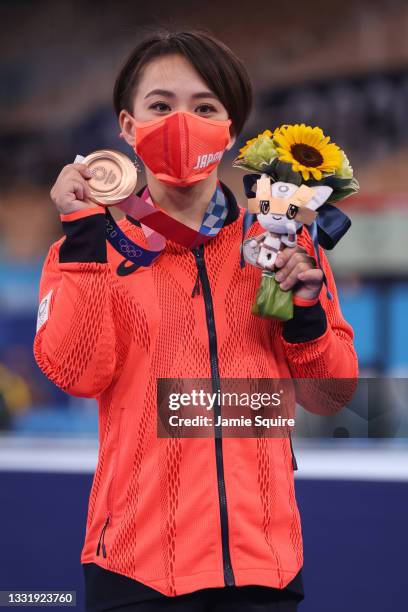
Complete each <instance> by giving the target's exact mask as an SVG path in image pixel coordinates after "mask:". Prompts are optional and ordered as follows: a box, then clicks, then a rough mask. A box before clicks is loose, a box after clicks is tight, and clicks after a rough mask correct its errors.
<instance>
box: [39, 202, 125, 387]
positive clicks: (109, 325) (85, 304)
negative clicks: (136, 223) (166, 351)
mask: <svg viewBox="0 0 408 612" xmlns="http://www.w3.org/2000/svg"><path fill="white" fill-rule="evenodd" d="M60 217H61V221H62V226H63V230H64V233H65V237H63V238H61V239H60V240H59V241H57V242H55V243H54V244H52V245H51V247H50V249H49V251H48V254H47V256H46V259H45V261H44V264H43V269H42V274H41V280H40V287H39V309H38V318H37V330H36V334H35V338H34V346H33V352H34V357H35V360H36V362H37V364H38V366H39V367H40V369H41V370H42V371H43V373H44V374H45V375H46V376H47V377H48V378H49V379H50V380H51V381H52V382H53V383H55V384H56V385H57V386H58V387H60V388H61V389H62V390H63V391H65V392H66V393H68V394H70V395H75V396H80V397H97V396H98V395H99V394H100V393H102V392H103V391H104V390H105V389H106V388H107V387H108V386H109V385H110V383H111V381H112V378H113V376H114V373H115V368H116V354H115V327H114V322H113V312H112V311H113V309H112V291H111V283H110V280H111V272H110V267H109V263H108V262H107V253H106V235H105V210H104V208H102V207H100V206H98V207H97V208H88V209H84V210H82V211H78V212H76V213H71V214H69V215H60Z"/></svg>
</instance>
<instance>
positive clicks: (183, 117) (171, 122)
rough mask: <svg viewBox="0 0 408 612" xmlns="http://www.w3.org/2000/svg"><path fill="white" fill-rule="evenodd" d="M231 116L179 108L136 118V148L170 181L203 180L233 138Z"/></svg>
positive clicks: (157, 174)
mask: <svg viewBox="0 0 408 612" xmlns="http://www.w3.org/2000/svg"><path fill="white" fill-rule="evenodd" d="M230 125H231V120H230V119H228V120H227V121H215V120H214V119H206V118H205V117H199V116H198V115H196V114H193V113H189V112H182V111H176V112H174V113H170V114H169V115H166V116H165V117H158V118H157V119H153V120H152V121H136V122H135V128H136V130H135V135H136V139H135V152H136V153H137V155H138V156H139V157H140V158H141V159H142V161H143V162H144V164H145V165H146V166H147V167H148V168H149V170H150V171H151V172H153V174H154V175H155V177H156V178H157V179H158V180H159V181H162V182H163V183H166V184H168V185H180V186H187V185H191V184H192V183H196V182H197V181H202V180H203V179H205V178H207V177H208V175H209V174H210V173H211V172H212V171H213V170H214V168H215V167H216V166H218V164H219V163H220V161H221V158H222V155H223V153H224V151H225V149H226V147H227V145H228V143H229V141H230V132H229V126H230Z"/></svg>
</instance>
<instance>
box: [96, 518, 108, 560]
mask: <svg viewBox="0 0 408 612" xmlns="http://www.w3.org/2000/svg"><path fill="white" fill-rule="evenodd" d="M110 516H111V515H110V512H109V513H108V516H107V518H106V521H105V523H104V525H103V527H102V531H101V534H100V536H99V541H98V546H97V548H96V554H97V556H98V557H99V553H100V549H101V546H102V555H103V556H104V557H105V559H106V547H105V531H106V528H107V526H108V524H109V520H110Z"/></svg>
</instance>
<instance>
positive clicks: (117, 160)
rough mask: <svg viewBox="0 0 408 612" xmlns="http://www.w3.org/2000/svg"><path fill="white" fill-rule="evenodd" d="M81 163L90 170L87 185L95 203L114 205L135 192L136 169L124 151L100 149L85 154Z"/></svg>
mask: <svg viewBox="0 0 408 612" xmlns="http://www.w3.org/2000/svg"><path fill="white" fill-rule="evenodd" d="M82 163H83V164H86V165H87V166H88V168H89V169H90V171H91V172H92V178H90V179H89V181H88V185H89V187H90V189H91V200H92V201H93V202H95V204H99V205H100V206H115V204H119V203H120V202H122V201H123V200H125V199H126V198H128V197H129V196H130V195H132V194H133V193H134V192H135V189H136V184H137V170H136V168H135V166H134V165H133V163H132V162H131V160H130V159H129V158H128V157H127V156H126V155H125V154H124V153H121V152H120V151H114V150H112V149H100V150H98V151H94V152H93V153H90V154H89V155H87V156H86V157H85V158H84V159H83V161H82Z"/></svg>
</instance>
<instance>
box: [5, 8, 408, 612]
mask: <svg viewBox="0 0 408 612" xmlns="http://www.w3.org/2000/svg"><path fill="white" fill-rule="evenodd" d="M150 4H151V3H139V2H125V1H122V0H117V1H116V2H98V3H96V2H91V1H86V0H85V1H82V2H80V1H77V2H73V1H71V2H70V1H67V0H61V1H60V2H48V1H43V2H42V1H39V2H29V1H28V0H26V1H24V0H21V1H19V2H11V1H7V0H3V2H1V3H0V23H1V27H2V37H1V43H0V45H1V47H0V48H1V53H0V77H1V84H2V86H1V90H0V107H1V135H0V139H1V140H0V145H1V146H0V180H1V190H0V430H1V432H0V509H1V510H0V512H1V521H0V537H1V546H0V590H18V589H32V590H34V589H35V590H41V589H43V590H55V589H59V590H68V589H70V590H76V591H77V600H78V605H77V609H78V610H82V609H83V604H82V594H83V581H82V572H81V567H80V561H79V556H80V550H81V547H82V542H83V537H84V530H85V518H86V509H87V502H88V495H89V490H90V486H91V482H92V475H93V470H94V467H95V464H96V457H97V449H98V447H97V408H96V404H95V403H94V401H93V400H89V399H79V398H74V397H70V396H68V395H66V394H64V393H63V392H62V391H60V390H58V389H57V388H56V387H55V386H54V385H52V384H51V383H50V382H49V381H48V380H47V379H46V378H45V377H44V376H43V375H42V373H41V371H40V370H39V369H38V367H37V366H36V364H35V362H34V359H33V354H32V343H33V337H34V333H35V325H36V317H37V308H38V283H39V277H40V273H41V266H42V263H43V261H44V258H45V255H46V253H47V251H48V248H49V246H50V244H51V243H52V242H53V241H55V240H56V239H58V238H59V237H60V236H61V235H62V232H61V225H60V222H59V217H58V214H57V212H56V210H55V207H54V205H53V204H52V202H51V200H50V196H49V191H50V188H51V186H52V184H53V182H54V181H55V178H56V176H57V174H58V173H59V171H60V170H61V168H62V167H63V166H64V165H65V164H67V163H70V162H71V161H73V158H74V157H75V155H76V154H78V153H80V154H87V153H89V152H91V151H93V150H95V149H97V148H102V147H103V148H109V147H110V148H116V149H121V150H123V151H125V152H127V153H129V151H128V150H127V149H125V148H124V145H123V143H122V141H121V140H120V139H119V138H118V128H117V123H116V118H115V115H114V112H113V109H112V105H111V91H112V86H113V80H114V77H115V75H116V73H117V70H118V68H119V65H120V63H121V61H122V60H123V58H124V57H125V55H126V54H127V52H128V51H129V50H130V49H131V47H132V46H133V45H134V43H135V42H136V41H137V40H138V39H139V37H140V36H141V35H142V34H143V33H144V32H145V31H146V29H150V28H154V27H156V26H159V25H164V26H167V27H170V28H172V29H183V28H191V27H194V28H196V27H204V28H208V29H210V30H211V31H212V32H213V33H214V34H216V35H218V36H219V37H220V38H221V39H222V40H224V41H225V42H226V43H227V44H228V45H230V46H231V47H232V48H233V49H234V50H235V51H236V52H237V53H238V55H239V56H240V57H241V58H242V59H243V60H244V62H245V63H246V65H247V67H248V69H249V72H250V74H251V77H252V80H253V83H254V86H255V90H256V101H255V108H254V112H253V114H252V117H251V120H250V122H249V123H248V124H247V127H246V129H245V132H244V133H243V134H242V136H241V138H240V141H239V142H238V143H237V144H236V146H235V148H234V149H233V151H232V152H231V153H230V154H227V155H225V157H224V160H223V163H222V167H221V175H222V178H223V180H224V181H225V182H226V183H227V184H228V185H229V186H230V187H231V188H232V189H233V190H234V192H235V194H236V195H237V197H238V199H239V200H240V203H241V205H245V200H244V197H243V189H242V172H241V171H240V170H238V169H233V168H231V160H232V158H233V156H234V155H236V153H237V150H238V148H239V146H242V145H243V144H244V142H245V140H246V139H247V138H250V137H253V136H254V135H256V134H257V133H258V132H259V131H261V130H264V129H266V128H268V127H275V126H276V125H279V124H280V123H295V122H305V123H308V124H311V125H320V126H321V127H322V128H323V129H324V130H325V131H326V133H328V134H329V135H330V136H331V137H332V139H333V140H334V141H335V142H337V144H339V145H340V146H341V147H342V148H344V149H345V150H346V151H347V153H348V154H349V157H350V160H351V163H352V165H353V167H354V171H355V175H356V177H357V178H358V179H359V181H360V184H361V192H360V194H359V195H358V196H355V197H353V198H351V199H350V200H346V201H345V202H343V203H342V204H341V208H343V210H344V211H345V212H347V214H349V215H350V217H351V219H352V222H353V225H352V228H351V230H350V231H349V233H348V234H347V236H346V237H345V238H344V239H343V240H342V241H341V243H339V245H338V246H337V247H336V249H335V251H333V252H328V253H327V254H328V256H329V259H330V262H331V264H332V266H333V270H334V273H335V278H336V282H337V286H338V290H339V295H340V302H341V307H342V311H343V314H344V316H345V318H346V319H347V320H348V321H349V322H350V323H351V324H352V326H353V328H354V330H355V345H356V349H357V352H358V356H359V362H360V376H361V377H367V378H376V379H387V380H388V379H390V380H392V379H399V381H400V384H399V385H398V390H399V391H398V393H397V395H396V396H395V395H394V396H392V399H391V398H390V396H388V399H387V401H388V402H392V403H395V406H393V408H395V411H394V413H393V414H394V416H393V422H392V426H391V427H390V428H389V429H388V430H387V432H381V430H378V431H377V436H376V437H368V436H361V437H353V436H352V437H351V438H349V439H342V440H339V439H333V438H332V437H331V436H330V432H327V430H326V431H325V435H324V436H321V437H320V439H319V437H317V436H316V437H309V438H307V439H306V438H304V437H303V438H299V439H297V440H295V450H296V454H297V458H298V463H299V471H298V472H297V474H296V482H297V485H296V486H297V497H298V501H299V505H300V508H301V512H302V517H303V532H304V543H305V560H306V563H305V568H304V582H305V590H306V599H305V601H304V602H303V603H302V605H301V607H300V609H301V610H303V611H304V612H328V611H329V610H330V612H343V611H344V610H346V609H347V610H350V611H354V610H355V611H358V612H360V611H361V610H370V612H388V611H389V610H403V609H404V606H406V603H405V602H406V586H407V577H406V567H407V560H406V559H407V550H408V537H407V525H406V516H407V506H408V482H407V481H408V444H407V432H408V406H407V403H408V401H407V397H408V396H407V393H406V390H407V385H406V384H405V379H406V377H407V373H408V325H407V321H406V313H407V311H408V249H407V242H408V241H407V219H408V214H407V211H408V190H407V187H408V183H407V165H408V122H407V110H406V109H407V107H408V5H407V4H406V2H404V1H403V0H401V1H399V0H387V1H383V0H371V1H367V2H363V1H354V2H352V1H348V0H343V1H342V2H340V1H339V0H332V1H331V2H323V1H318V0H309V1H308V2H296V1H295V2H276V1H274V0H271V1H270V2H269V3H242V2H241V3H237V2H235V3H233V2H222V3H211V2H207V3H189V2H177V3H168V2H163V1H162V0H156V1H155V2H154V8H151V6H150ZM388 407H389V406H388ZM327 601H330V605H329V606H328V605H327Z"/></svg>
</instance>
